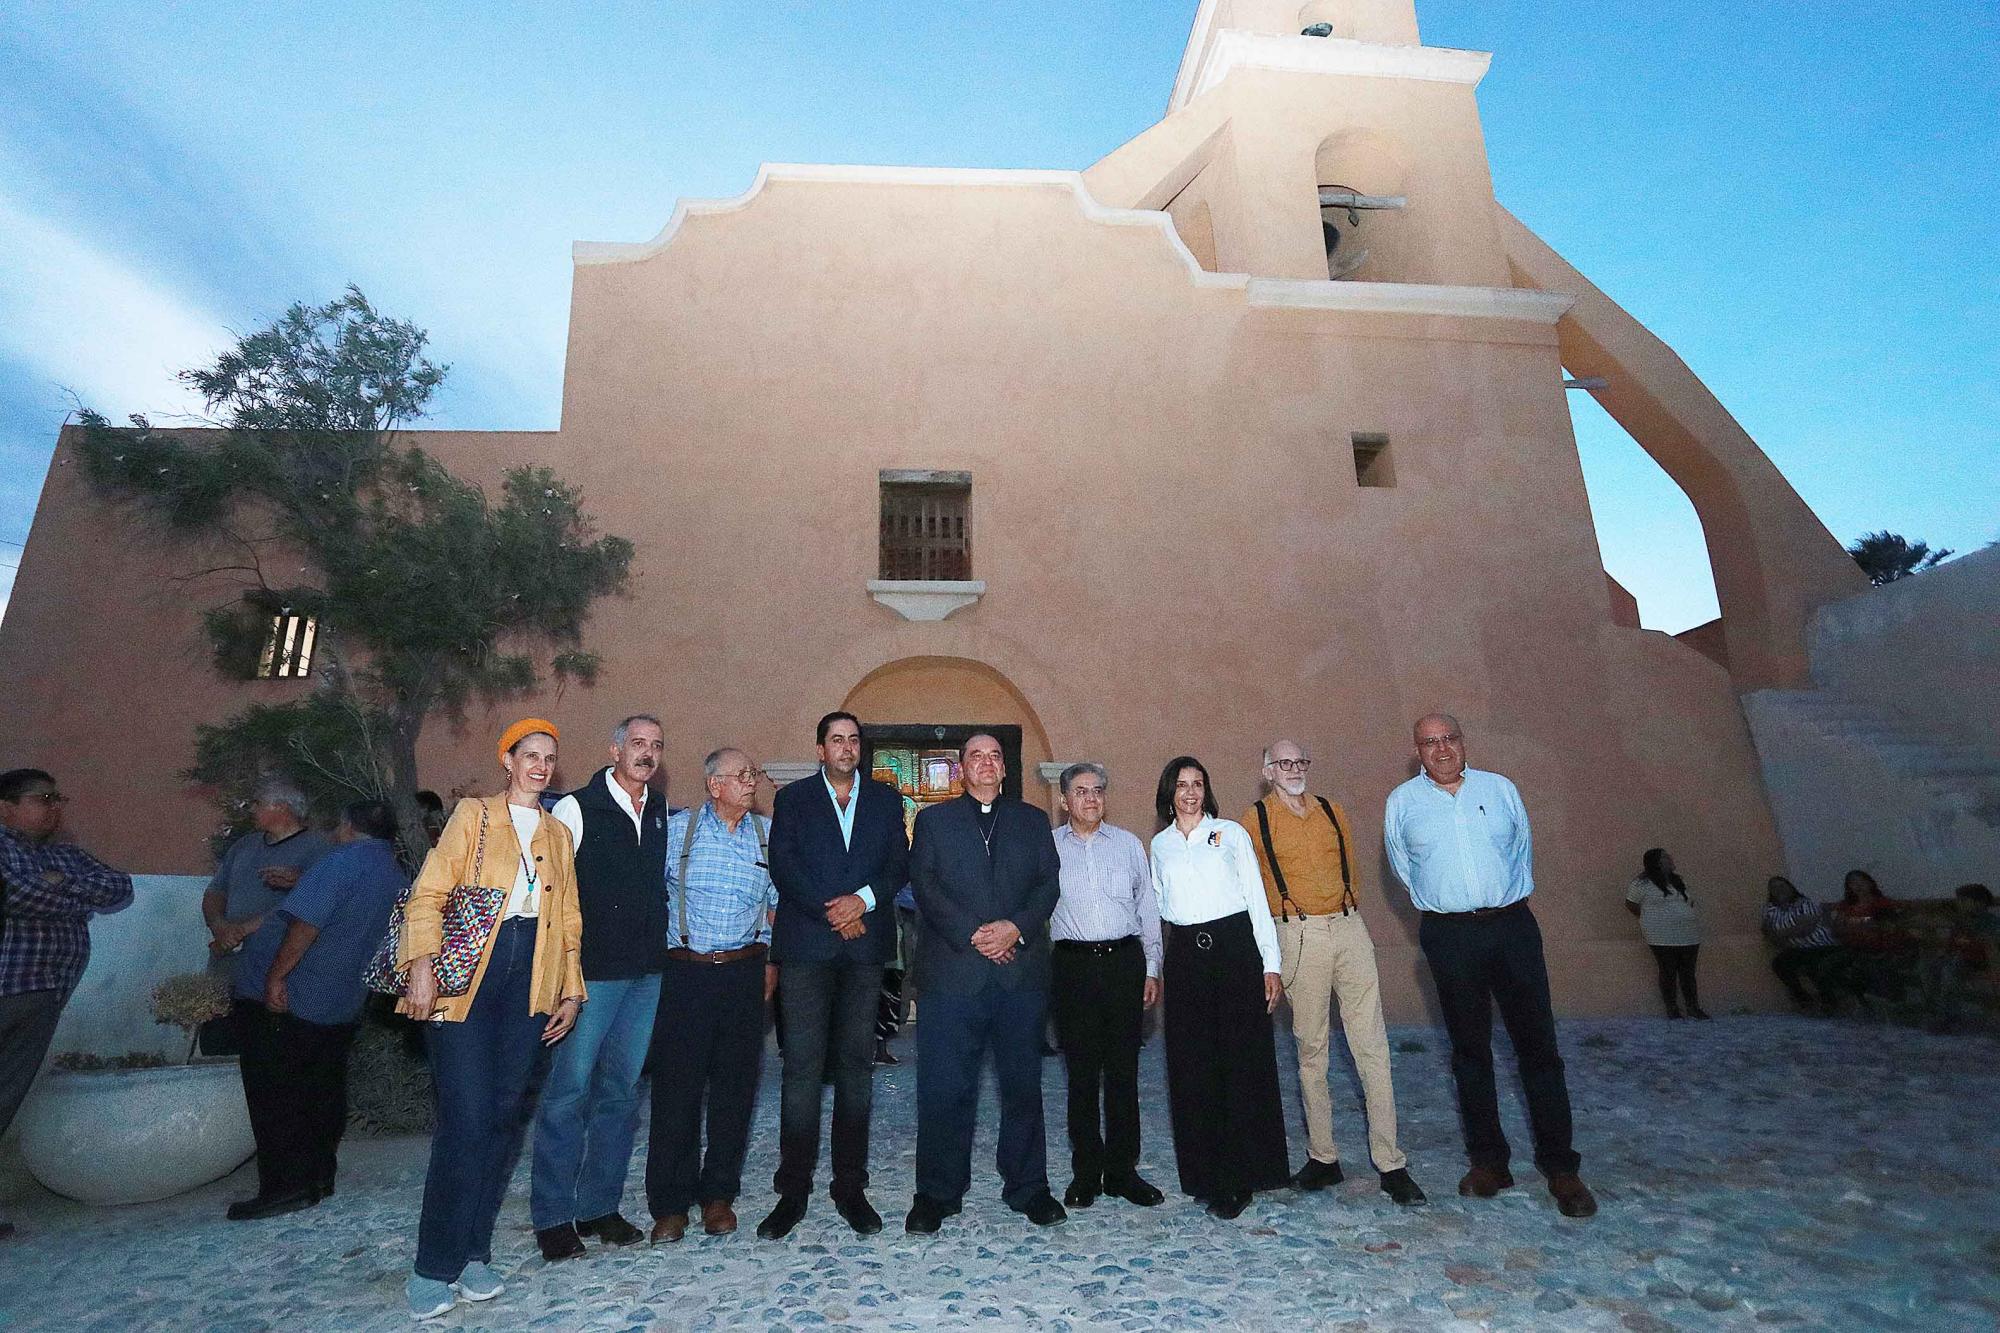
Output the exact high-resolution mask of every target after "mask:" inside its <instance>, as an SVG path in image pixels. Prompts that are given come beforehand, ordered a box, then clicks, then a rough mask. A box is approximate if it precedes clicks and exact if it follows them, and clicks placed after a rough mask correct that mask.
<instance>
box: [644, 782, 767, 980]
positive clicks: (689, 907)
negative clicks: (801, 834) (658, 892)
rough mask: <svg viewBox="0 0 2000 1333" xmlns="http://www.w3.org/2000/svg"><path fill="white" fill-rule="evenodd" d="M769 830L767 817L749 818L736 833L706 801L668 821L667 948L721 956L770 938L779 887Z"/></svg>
mask: <svg viewBox="0 0 2000 1333" xmlns="http://www.w3.org/2000/svg"><path fill="white" fill-rule="evenodd" d="M697 821H698V822H697ZM690 824H692V825H693V827H694V829H695V835H694V850H693V851H692V852H690V853H689V854H688V872H687V877H688V886H687V891H685V892H684V891H683V888H682V885H681V882H680V878H679V876H680V873H681V841H682V839H684V838H686V837H687V831H688V828H689V826H690ZM769 829H770V821H769V820H767V819H765V818H764V817H763V816H762V815H749V814H746V815H745V816H743V818H742V819H741V820H739V821H738V822H737V825H736V832H734V833H731V832H730V831H729V826H728V825H727V824H724V823H723V822H722V817H721V816H720V815H718V814H716V813H715V806H714V805H713V804H712V803H710V802H707V801H704V802H702V805H701V808H700V809H699V810H682V811H679V812H677V813H676V814H674V815H673V816H672V817H671V818H669V819H668V820H667V947H668V948H670V949H693V950H694V951H695V952H696V953H721V952H723V951H725V950H728V949H741V948H743V947H744V946H745V945H749V944H754V943H756V942H757V941H759V940H766V941H768V940H769V939H770V938H771V913H772V912H774V911H776V910H777V908H778V889H777V886H776V885H775V884H773V883H771V869H770V867H769V866H768V865H767V864H766V862H767V861H768V860H769V856H768V855H767V853H766V852H765V846H766V845H767V840H768V838H769ZM683 913H685V915H683ZM683 921H685V922H686V923H687V933H688V939H687V941H686V942H685V943H683V942H682V940H681V923H682V922H683Z"/></svg>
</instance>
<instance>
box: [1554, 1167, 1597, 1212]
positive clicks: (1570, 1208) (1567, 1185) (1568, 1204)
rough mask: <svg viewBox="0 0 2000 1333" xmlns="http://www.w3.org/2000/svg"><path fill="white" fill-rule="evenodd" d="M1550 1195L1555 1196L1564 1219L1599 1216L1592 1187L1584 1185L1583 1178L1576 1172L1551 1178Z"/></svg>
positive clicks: (1567, 1172) (1558, 1209) (1557, 1207)
mask: <svg viewBox="0 0 2000 1333" xmlns="http://www.w3.org/2000/svg"><path fill="white" fill-rule="evenodd" d="M1549 1193H1550V1194H1552V1195H1554V1196H1555V1201H1556V1209H1557V1211H1558V1212H1560V1213H1561V1214H1562V1215H1563V1216H1564V1217H1594V1216H1596V1215H1597V1196H1596V1195H1595V1194H1592V1193H1591V1192H1590V1186H1588V1185H1586V1184H1584V1183H1583V1177H1581V1176H1579V1175H1577V1174H1576V1172H1574V1171H1566V1172H1564V1173H1563V1174H1562V1175H1559V1176H1550V1177H1549Z"/></svg>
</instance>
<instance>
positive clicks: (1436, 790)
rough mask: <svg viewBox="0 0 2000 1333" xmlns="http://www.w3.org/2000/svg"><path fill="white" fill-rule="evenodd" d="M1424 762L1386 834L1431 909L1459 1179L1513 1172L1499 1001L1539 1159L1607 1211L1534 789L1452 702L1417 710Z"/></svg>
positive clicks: (1585, 1210)
mask: <svg viewBox="0 0 2000 1333" xmlns="http://www.w3.org/2000/svg"><path fill="white" fill-rule="evenodd" d="M1416 743H1417V762H1418V764H1419V765H1421V767H1422V769H1423V771H1422V772H1420V773H1418V774H1417V776H1415V777H1413V778H1411V779H1410V780H1409V781H1408V782H1405V783H1404V784H1403V785H1402V786H1400V787H1398V788H1396V789H1395V790H1394V791H1392V792H1390V793H1389V801H1388V805H1387V807H1386V808H1385V809H1384V810H1383V812H1382V843H1383V846H1384V848H1385V849H1386V850H1387V852H1388V854H1389V864H1390V865H1391V866H1393V867H1394V868H1395V871H1396V877H1397V878H1398V879H1400V880H1402V881H1403V883H1404V884H1405V885H1406V886H1407V887H1408V888H1409V891H1410V901H1411V902H1413V903H1414V904H1416V906H1417V909H1418V910H1419V911H1420V912H1422V913H1423V923H1422V925H1421V926H1420V927H1419V929H1418V935H1417V938H1418V942H1419V943H1420V944H1421V945H1422V946H1423V951H1424V959H1425V961H1427V962H1428V963H1429V964H1430V968H1431V976H1432V978H1433V980H1434V981H1435V982H1436V984H1437V997H1438V1008H1439V1009H1440V1010H1442V1011H1443V1014H1444V1023H1445V1030H1446V1031H1447V1032H1448V1033H1449V1034H1450V1036H1451V1072H1452V1078H1453V1079H1454V1081H1456V1083H1457V1084H1458V1109H1459V1116H1460V1119H1461V1120H1462V1121H1463V1123H1464V1126H1465V1148H1466V1155H1467V1156H1468V1157H1469V1158H1470V1159H1471V1161H1472V1169H1471V1170H1470V1171H1468V1172H1466V1174H1465V1178H1464V1179H1463V1180H1461V1181H1459V1183H1458V1192H1459V1193H1460V1194H1463V1195H1468V1196H1471V1197H1475V1198H1481V1199H1489V1198H1492V1197H1493V1196H1494V1195H1495V1194H1498V1193H1499V1192H1500V1191H1501V1190H1503V1189H1506V1188H1508V1187H1509V1186H1511V1185H1513V1183H1514V1177H1513V1175H1512V1174H1511V1173H1510V1172H1509V1170H1508V1159H1509V1156H1510V1150H1509V1148H1508V1146H1507V1137H1506V1135H1505V1134H1504V1133H1502V1132H1501V1129H1500V1100H1499V1096H1498V1094H1497V1092H1496V1090H1495V1088H1494V1083H1493V1007H1494V1006H1495V1005H1496V1004H1497V1005H1498V1006H1499V1009H1500V1017H1501V1020H1502V1021H1503V1022H1505V1023H1506V1025H1507V1033H1508V1035H1509V1036H1510V1037H1512V1038H1513V1042H1514V1056H1515V1060H1516V1062H1517V1063H1518V1064H1519V1066H1520V1071H1521V1085H1522V1087H1523V1089H1524V1090H1525V1091H1526V1092H1527V1094H1528V1120H1529V1124H1530V1127H1531V1128H1532V1129H1533V1131H1534V1138H1535V1165H1536V1167H1537V1168H1538V1169H1540V1171H1541V1172H1542V1175H1543V1176H1544V1177H1546V1178H1547V1180H1548V1185H1549V1193H1550V1194H1551V1195H1553V1196H1554V1197H1555V1201H1556V1206H1557V1207H1558V1208H1559V1209H1561V1211H1562V1213H1563V1215H1564V1216H1566V1217H1589V1216H1590V1215H1591V1214H1593V1213H1595V1212H1596V1211H1597V1200H1596V1199H1595V1198H1593V1197H1592V1196H1591V1193H1590V1190H1589V1188H1588V1187H1587V1186H1585V1185H1584V1183H1583V1180H1582V1178H1581V1177H1580V1176H1579V1175H1578V1174H1577V1169H1578V1167H1579V1165H1580V1164H1581V1159H1580V1158H1579V1157H1578V1156H1577V1154H1576V1150H1575V1149H1574V1148H1573V1147H1572V1146H1571V1144H1570V1106H1569V1085H1568V1083H1567V1082H1566V1081H1565V1079H1564V1077H1563V1061H1562V1054H1561V1052H1560V1051H1559V1050H1558V1049H1557V1047H1556V1020H1555V1011H1554V1010H1553V1009H1552V1008H1551V1007H1550V1005H1549V972H1548V966H1547V964H1546V963H1545V961H1544V960H1543V957H1542V932H1541V928H1540V927H1539V926H1538V925H1536V923H1535V916H1534V913H1533V911H1531V910H1530V909H1529V906H1528V897H1529V895H1531V894H1532V893H1534V891H1535V874H1534V840H1533V837H1532V836H1531V834H1530V833H1529V830H1528V812H1527V809H1526V808H1525V807H1524V806H1523V805H1522V804H1521V793H1520V792H1518V791H1516V790H1515V789H1514V784H1513V783H1511V782H1509V781H1508V780H1507V779H1506V778H1503V777H1501V776H1500V775H1499V774H1498V773H1489V772H1486V771H1484V770H1482V769H1476V768H1468V767H1467V766H1466V762H1465V730H1464V728H1463V727H1461V726H1459V724H1458V719H1457V718H1455V717H1452V716H1451V715H1450V714H1447V713H1431V714H1427V715H1426V716H1424V717H1420V718H1418V719H1417V725H1416Z"/></svg>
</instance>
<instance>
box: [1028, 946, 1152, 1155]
mask: <svg viewBox="0 0 2000 1333" xmlns="http://www.w3.org/2000/svg"><path fill="white" fill-rule="evenodd" d="M1054 964H1055V973H1054V977H1055V985H1054V989H1053V991H1052V992H1051V994H1050V1008H1051V1009H1052V1010H1053V1011H1054V1013H1055V1020H1056V1036H1057V1038H1058V1040H1060V1041H1061V1043H1062V1053H1063V1064H1064V1065H1065V1066H1067V1068H1068V1073H1069V1151H1070V1170H1071V1173H1072V1174H1073V1175H1075V1177H1076V1178H1077V1179H1078V1180H1079V1181H1082V1182H1084V1183H1085V1184H1092V1185H1094V1184H1099V1183H1102V1182H1103V1181H1105V1180H1107V1179H1109V1180H1114V1181H1116V1180H1121V1179H1123V1178H1125V1177H1127V1176H1130V1175H1131V1174H1132V1173H1133V1172H1134V1171H1135V1170H1137V1169H1138V1166H1139V1042H1140V1038H1141V1036H1142V1035H1143V1034H1142V1025H1143V1023H1144V1020H1145V1015H1146V1007H1145V995H1146V953H1145V950H1144V949H1143V948H1142V947H1141V946H1140V944H1139V939H1138V937H1137V936H1136V935H1135V936H1131V937H1129V938H1127V939H1122V940H1119V941H1117V942H1116V943H1115V944H1112V945H1108V946H1107V945H1078V944H1075V943H1073V942H1071V941H1068V940H1057V941H1056V945H1055V956H1054ZM1100 1102H1101V1103H1102V1106H1103V1122H1102V1124H1103V1128H1102V1130H1101V1131H1100V1129H1099V1120H1098V1108H1099V1104H1100Z"/></svg>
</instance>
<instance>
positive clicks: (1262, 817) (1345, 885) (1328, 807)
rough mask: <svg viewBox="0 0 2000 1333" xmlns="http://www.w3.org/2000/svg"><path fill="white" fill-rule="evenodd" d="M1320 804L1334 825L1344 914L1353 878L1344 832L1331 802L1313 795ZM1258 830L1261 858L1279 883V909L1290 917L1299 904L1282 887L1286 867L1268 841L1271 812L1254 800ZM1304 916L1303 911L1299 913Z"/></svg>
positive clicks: (1351, 897) (1351, 899)
mask: <svg viewBox="0 0 2000 1333" xmlns="http://www.w3.org/2000/svg"><path fill="white" fill-rule="evenodd" d="M1313 799H1314V800H1315V801H1318V802H1319V808H1320V809H1322V810H1324V811H1326V822H1327V823H1329V824H1331V825H1333V841H1334V845H1335V846H1337V847H1338V848H1339V849H1340V914H1341V915H1342V916H1346V915H1347V914H1348V913H1349V912H1351V911H1353V910H1354V906H1355V903H1354V879H1353V877H1352V876H1351V875H1350V874H1349V873H1348V870H1347V835H1346V834H1345V833H1342V832H1341V831H1340V821H1339V820H1338V819H1335V818H1334V817H1333V805H1332V803H1331V802H1329V801H1328V800H1327V799H1326V797H1324V796H1315V797H1313ZM1257 833H1258V835H1259V836H1260V837H1261V838H1263V840H1264V859H1265V861H1267V862H1269V863H1270V866H1271V878H1272V879H1274V880H1276V881H1277V883H1278V913H1279V915H1280V916H1281V917H1282V918H1283V919H1284V920H1286V921H1290V920H1291V919H1292V909H1293V908H1295V907H1297V906H1298V904H1297V903H1295V902H1293V901H1292V894H1291V890H1289V889H1287V888H1286V887H1285V869H1284V867H1283V866H1281V865H1279V864H1278V849H1277V847H1276V846H1274V845H1273V844H1272V842H1271V812H1270V811H1268V810H1266V809H1265V808H1264V802H1263V801H1262V800H1261V799H1260V800H1259V801H1258V802H1257ZM1299 917H1300V919H1302V920H1303V919H1304V917H1305V913H1304V912H1303V911H1302V912H1300V913H1299Z"/></svg>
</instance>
